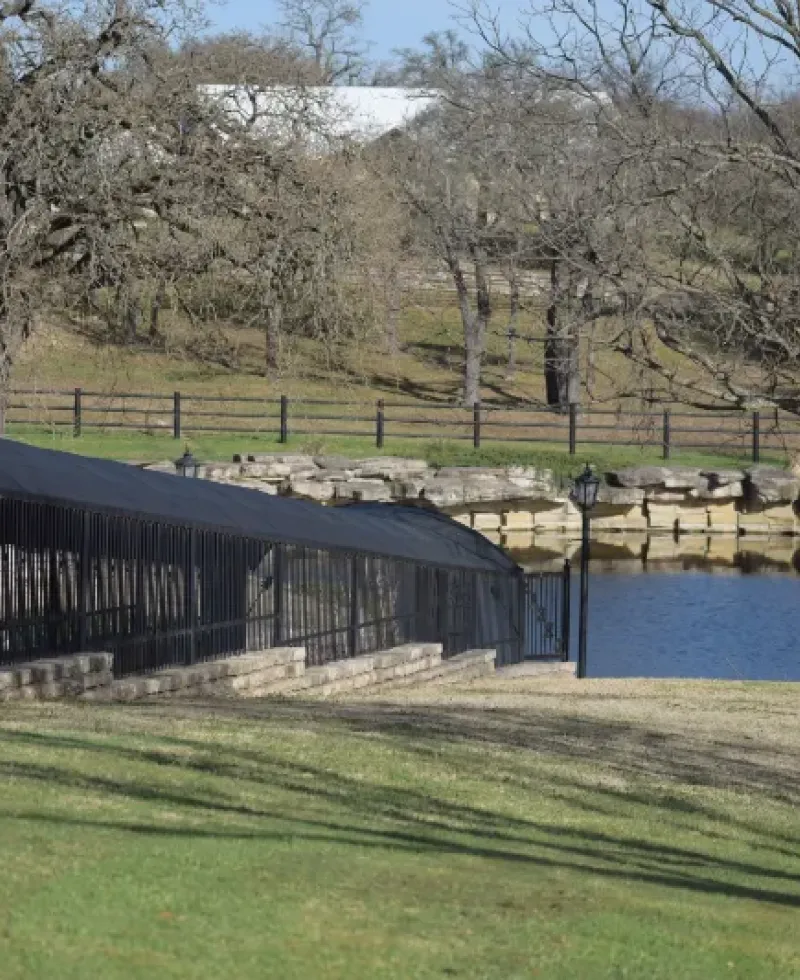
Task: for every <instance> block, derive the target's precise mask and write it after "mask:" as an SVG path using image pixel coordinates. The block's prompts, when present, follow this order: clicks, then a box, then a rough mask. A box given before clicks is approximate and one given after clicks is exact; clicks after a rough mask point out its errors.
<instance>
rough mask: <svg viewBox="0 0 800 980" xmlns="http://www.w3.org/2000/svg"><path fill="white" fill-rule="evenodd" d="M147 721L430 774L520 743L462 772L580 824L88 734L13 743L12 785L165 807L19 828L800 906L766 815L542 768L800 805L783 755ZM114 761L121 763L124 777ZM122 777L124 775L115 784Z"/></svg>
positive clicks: (573, 722)
mask: <svg viewBox="0 0 800 980" xmlns="http://www.w3.org/2000/svg"><path fill="white" fill-rule="evenodd" d="M123 710H124V711H130V710H131V709H130V708H126V709H123ZM139 711H140V713H141V716H142V718H143V719H146V718H148V717H150V718H151V719H152V721H153V723H154V725H155V726H156V727H157V722H158V716H159V715H161V714H162V713H169V715H170V716H171V718H172V719H173V720H174V717H175V714H176V713H177V715H178V716H179V717H183V718H185V719H191V718H192V717H207V716H208V714H209V713H210V712H213V715H214V716H215V717H216V718H218V719H219V720H220V722H221V724H222V725H225V724H226V723H228V722H230V721H233V720H234V719H235V720H236V721H251V722H253V723H257V722H258V721H259V720H261V721H262V722H264V721H267V720H268V721H269V722H270V724H271V725H273V726H274V723H275V722H276V721H277V722H279V723H280V725H281V726H282V727H284V728H286V729H291V728H292V727H296V728H302V729H304V730H308V729H311V730H315V729H316V730H318V731H320V732H327V733H329V734H333V733H334V732H336V731H338V732H342V731H345V732H350V733H358V734H363V735H366V736H368V737H371V736H379V737H381V738H383V739H389V740H391V742H392V743H394V744H396V745H397V747H398V748H401V749H403V750H405V751H407V752H409V753H411V754H412V757H413V755H414V754H417V755H418V756H419V758H420V762H421V763H422V762H426V761H429V757H430V756H431V755H433V754H435V753H436V752H437V750H438V749H440V748H441V745H442V744H443V743H444V742H447V743H450V744H453V743H462V744H464V745H465V746H482V745H485V746H489V745H493V746H496V747H500V748H513V749H515V750H518V751H517V752H515V753H513V754H509V753H506V755H505V757H504V759H505V761H504V763H503V767H504V769H505V771H503V772H498V768H497V760H496V757H495V756H493V755H490V754H487V757H486V758H485V759H482V758H481V755H480V753H474V752H469V753H466V755H463V756H462V755H457V756H456V757H455V758H456V760H461V761H457V762H455V763H454V764H455V765H459V766H461V765H463V766H464V772H463V773H462V775H464V776H467V775H469V776H470V777H475V778H480V779H482V780H486V781H488V782H489V783H492V781H493V780H494V781H496V782H500V781H505V782H508V781H509V780H511V781H512V782H514V783H516V784H517V785H518V787H521V788H523V789H525V790H527V789H530V791H531V792H537V793H545V794H547V795H548V796H549V797H550V798H551V799H552V800H554V801H556V802H558V803H559V804H560V805H561V806H563V808H564V813H565V815H566V816H568V817H569V819H568V820H564V821H562V820H559V821H557V822H556V821H544V820H537V819H534V818H528V817H524V816H520V815H518V814H511V813H508V812H504V810H503V808H502V806H492V805H487V806H481V805H470V804H467V803H464V802H456V801H454V800H452V799H447V798H444V797H443V796H442V795H439V794H437V793H433V792H428V791H425V789H421V788H418V787H413V786H406V785H402V786H400V785H394V784H391V783H388V782H386V781H385V780H384V779H382V778H380V775H379V774H378V773H372V774H368V775H367V776H366V777H363V776H361V775H359V776H354V775H352V774H349V773H348V772H346V771H340V770H342V769H344V767H337V766H335V765H332V766H330V767H329V766H327V765H326V766H324V767H323V766H320V765H311V764H305V763H302V762H298V761H290V760H287V759H286V758H284V757H282V756H281V753H280V751H278V749H277V748H275V749H273V750H271V749H270V743H269V740H265V741H266V744H265V745H264V747H263V748H253V747H252V743H251V744H250V745H248V746H242V745H241V744H238V743H235V742H233V741H225V740H222V741H219V742H214V743H209V742H208V741H205V740H202V739H197V738H190V737H183V736H176V735H164V736H162V735H159V736H153V737H152V738H151V739H149V741H150V743H151V744H150V745H149V746H148V747H138V746H137V745H135V744H134V745H130V744H127V745H126V744H123V743H122V742H121V741H120V740H119V739H114V740H113V741H109V740H107V739H104V738H98V737H97V736H93V735H87V734H84V733H78V734H76V733H75V732H74V730H73V731H71V732H66V733H64V734H47V733H38V732H34V731H23V730H5V731H3V732H2V736H1V737H0V748H3V749H4V750H5V751H4V755H5V756H6V761H4V762H2V763H0V774H1V775H2V776H3V777H5V778H9V779H11V778H13V779H15V780H24V781H28V782H33V783H36V784H46V785H47V786H49V787H52V786H56V787H62V788H64V789H66V790H68V791H70V792H77V793H78V794H79V795H78V797H77V798H78V799H80V794H87V793H95V794H101V795H102V796H103V797H105V798H107V799H110V800H115V801H117V802H120V801H121V802H126V801H135V802H145V803H149V804H151V805H152V806H153V809H152V811H149V812H147V813H146V814H144V815H143V817H142V819H141V820H136V821H134V820H130V819H128V818H127V816H126V815H124V816H120V817H119V818H116V817H115V818H110V817H108V816H103V817H100V816H98V817H96V818H95V817H91V816H88V815H87V814H86V812H85V810H82V809H81V808H80V807H79V806H77V805H76V806H75V808H74V809H72V810H69V809H68V810H67V811H66V812H63V813H60V814H57V813H53V811H52V808H50V809H48V811H47V812H44V811H39V810H33V809H28V810H25V811H19V810H15V811H13V812H10V811H9V812H6V813H5V814H4V817H5V819H14V820H24V821H32V822H38V823H59V824H67V825H73V826H76V827H85V828H90V829H91V828H93V827H97V828H101V827H102V828H105V829H116V830H119V831H123V832H127V833H131V834H150V835H153V834H155V835H163V836H165V837H170V836H175V837H192V836H197V837H215V838H220V839H225V838H237V839H244V840H250V839H252V840H271V839H275V840H280V839H286V838H287V837H291V838H293V839H302V840H307V841H327V842H335V843H338V844H340V845H342V846H345V847H359V848H384V849H398V850H405V851H411V852H415V853H429V854H431V855H443V854H462V855H472V856H476V857H481V858H485V859H487V860H489V861H492V862H499V863H501V864H502V863H504V862H513V863H516V864H519V863H522V864H529V865H531V866H532V867H535V866H539V867H543V868H558V869H572V870H576V871H580V872H583V873H588V874H591V875H597V876H600V877H605V878H609V879H617V880H625V881H631V882H633V881H638V882H649V883H652V884H657V885H662V886H667V887H671V888H677V889H686V890H690V891H695V892H704V893H713V894H719V895H727V896H731V897H736V898H745V899H751V900H757V901H761V902H768V903H774V904H777V905H781V906H786V907H800V857H799V855H800V837H795V836H792V835H790V834H780V833H774V832H773V831H771V830H770V829H769V828H768V827H767V826H766V825H765V824H762V823H761V822H759V820H758V819H757V818H755V817H754V818H752V819H748V820H746V819H744V818H742V817H736V818H734V817H732V816H731V815H729V814H728V813H726V812H725V811H724V810H723V809H722V808H719V809H718V808H717V807H716V806H715V805H714V804H713V803H712V802H707V801H703V802H696V801H694V800H687V799H686V798H683V797H681V796H680V795H679V794H678V793H677V792H670V791H665V790H662V789H660V788H659V789H656V788H654V787H653V786H652V785H651V786H647V783H646V781H645V780H644V779H642V780H641V781H635V782H636V786H635V787H634V788H632V789H630V790H629V789H626V788H619V787H616V786H613V785H608V784H605V783H597V782H590V781H587V779H586V775H585V774H586V769H585V767H584V768H583V769H582V772H583V775H580V774H579V773H578V772H577V771H571V770H570V767H569V766H567V767H555V769H553V770H552V771H551V769H550V767H547V768H545V769H544V770H543V769H542V767H541V766H540V765H539V763H540V762H541V759H542V758H543V757H546V758H547V760H548V761H549V762H561V761H563V762H567V763H570V762H581V763H586V762H591V763H592V764H593V765H595V766H603V767H605V769H606V770H608V771H611V772H614V771H617V770H619V771H620V772H622V771H624V772H626V773H629V774H634V775H638V776H641V777H645V776H654V777H657V778H658V779H659V781H660V782H663V781H667V782H672V783H674V784H676V786H677V785H678V784H680V785H684V786H685V785H687V784H688V785H700V786H719V785H721V784H722V782H723V780H724V785H728V786H731V787H732V788H735V789H737V790H739V791H741V792H743V793H751V794H757V795H758V796H760V797H762V798H765V799H769V800H771V801H773V802H776V803H779V804H789V803H790V804H793V805H796V803H797V800H798V795H799V794H800V785H799V782H800V781H799V780H798V776H797V774H796V773H793V772H792V771H791V768H792V767H791V764H790V763H789V760H787V759H785V758H782V757H779V756H778V757H776V758H775V760H774V762H773V763H772V764H771V763H770V762H769V761H768V760H766V759H764V758H761V757H757V753H755V752H751V753H749V754H748V752H747V747H746V746H745V745H739V744H728V745H716V746H713V747H709V746H707V745H706V746H704V745H702V744H700V743H698V742H695V741H693V740H692V739H691V738H689V737H687V738H686V739H685V740H684V741H683V742H681V740H680V739H672V738H664V737H661V736H658V735H657V733H655V732H652V731H648V730H647V729H646V728H641V727H637V726H635V725H627V724H622V723H617V722H608V721H594V720H591V719H586V718H581V719H574V718H573V719H570V718H562V717H557V716H553V715H549V714H547V713H546V712H536V711H533V712H524V713H523V712H518V711H515V710H513V709H502V710H496V711H491V712H488V722H487V712H486V710H485V709H482V708H479V707H471V708H470V707H465V706H464V705H460V706H452V707H447V706H444V707H442V706H431V707H424V706H422V707H421V706H416V707H414V708H409V707H402V706H399V705H397V704H379V703H370V704H362V705H353V704H350V705H326V704H319V703H313V704H307V705H306V704H302V703H291V704H281V703H269V704H265V703H261V704H257V705H256V704H253V705H247V704H246V703H244V702H230V703H223V704H220V703H215V704H213V705H204V704H201V703H196V704H185V705H183V704H182V705H180V706H179V707H178V706H174V707H173V706H171V705H170V706H163V707H162V706H159V707H156V706H143V707H141V708H140V709H139ZM140 720H141V719H140ZM136 730H137V742H138V741H140V738H141V734H142V732H141V728H140V727H138V726H137V729H136ZM272 745H273V746H275V742H274V741H273V742H272ZM23 748H27V749H30V748H36V749H40V750H47V755H48V761H47V762H46V763H45V762H40V761H33V760H30V759H26V758H25V753H24V752H22V753H20V752H18V751H15V749H16V750H19V749H23ZM76 753H84V754H85V755H83V756H80V755H78V756H76ZM87 756H88V758H89V760H91V759H92V758H94V757H96V756H101V757H102V758H103V760H104V761H103V764H102V766H101V767H98V769H93V767H92V766H91V765H86V764H85V760H86V758H87ZM534 757H535V758H534ZM510 759H513V760H514V761H513V765H512V763H511V762H510V761H509V760H510ZM53 760H57V761H53ZM112 764H113V765H114V766H115V767H116V768H114V769H111V765H112ZM142 764H146V765H147V766H149V767H152V768H151V769H150V772H149V774H148V773H147V772H145V773H144V774H142V772H141V766H142ZM509 766H512V768H511V769H509ZM721 768H722V769H723V770H724V773H725V775H724V776H722V775H721V774H720V773H721ZM109 771H114V772H119V773H121V774H124V775H120V776H117V777H112V776H109V775H108V772H109ZM207 776H212V777H217V778H218V779H219V782H218V783H215V784H213V785H212V784H210V783H209V781H208V780H207V779H205V778H203V777H207ZM643 785H644V786H645V788H642V786H643ZM498 791H499V786H498ZM276 794H278V802H276V801H275V795H276ZM499 798H500V796H499V793H498V799H499ZM244 801H253V802H244ZM160 806H165V807H169V808H170V809H171V810H173V811H174V810H175V809H176V808H177V809H178V812H179V813H180V812H182V813H183V814H184V815H185V816H186V817H187V818H189V817H191V819H187V820H185V821H183V822H182V821H180V820H178V821H176V820H175V819H174V816H173V817H172V818H171V819H169V820H166V819H165V820H163V821H161V820H160V819H159V807H160ZM0 807H2V804H1V803H0ZM637 807H638V808H642V807H647V808H649V809H650V810H651V811H652V813H651V818H652V814H656V815H657V819H658V820H659V821H663V822H664V823H666V824H671V825H672V826H673V827H674V828H675V830H680V829H684V830H686V829H692V830H693V831H694V833H693V835H692V837H691V840H692V845H691V846H683V845H678V844H669V843H665V842H663V841H650V840H647V839H643V838H641V837H637V836H635V834H633V833H631V832H630V831H628V832H625V827H627V826H630V825H629V824H627V823H626V821H625V819H624V818H625V817H626V816H628V815H630V813H631V812H632V811H633V810H635V809H636V808H637ZM598 815H599V816H606V817H608V819H607V820H606V821H604V829H603V830H598V829H597V825H598V821H597V819H596V817H597V816H598ZM592 818H595V819H592ZM687 821H689V823H687ZM703 826H705V828H706V830H705V836H703V831H702V828H703ZM593 828H594V829H593ZM606 828H607V829H606ZM742 836H747V837H748V838H749V840H748V845H749V846H748V848H747V849H746V850H745V849H744V848H742V849H741V851H740V853H746V854H752V855H756V856H754V857H753V858H752V860H742V859H740V858H739V857H738V856H737V858H733V857H729V856H726V855H724V854H720V853H719V851H720V849H721V848H720V845H721V844H723V845H724V842H725V841H726V840H736V839H738V838H741V837H742ZM698 840H699V841H701V842H702V841H707V844H704V843H697V842H698Z"/></svg>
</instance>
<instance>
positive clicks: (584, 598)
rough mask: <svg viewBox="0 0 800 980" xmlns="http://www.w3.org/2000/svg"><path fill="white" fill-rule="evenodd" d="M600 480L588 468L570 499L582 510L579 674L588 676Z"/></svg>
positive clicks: (578, 478) (576, 481) (576, 482)
mask: <svg viewBox="0 0 800 980" xmlns="http://www.w3.org/2000/svg"><path fill="white" fill-rule="evenodd" d="M599 489H600V480H599V479H598V478H597V477H596V476H595V475H594V473H592V468H591V466H589V464H588V463H587V464H586V468H585V469H584V471H583V473H581V475H580V476H579V477H577V478H576V480H575V483H574V486H573V488H572V492H571V493H570V499H571V500H572V502H573V503H574V504H575V506H576V507H578V508H579V510H580V512H581V519H582V520H581V603H580V607H579V614H578V615H579V618H578V666H577V671H576V673H577V676H578V677H579V678H584V677H586V630H587V624H588V619H589V513H590V511H591V510H592V508H593V507H594V505H595V504H596V503H597V493H598V490H599Z"/></svg>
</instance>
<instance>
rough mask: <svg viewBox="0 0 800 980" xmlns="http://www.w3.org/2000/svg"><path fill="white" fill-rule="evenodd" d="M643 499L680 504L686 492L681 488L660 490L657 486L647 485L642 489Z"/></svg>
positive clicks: (685, 497) (658, 502)
mask: <svg viewBox="0 0 800 980" xmlns="http://www.w3.org/2000/svg"><path fill="white" fill-rule="evenodd" d="M644 498H645V500H648V501H650V500H652V502H653V503H654V504H682V503H683V502H684V501H685V500H686V499H687V496H686V493H685V492H684V491H682V490H662V489H660V488H659V487H648V488H647V489H646V490H644Z"/></svg>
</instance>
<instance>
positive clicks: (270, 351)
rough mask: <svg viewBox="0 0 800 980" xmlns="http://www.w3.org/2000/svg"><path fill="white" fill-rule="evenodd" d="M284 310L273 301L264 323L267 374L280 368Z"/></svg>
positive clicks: (268, 308)
mask: <svg viewBox="0 0 800 980" xmlns="http://www.w3.org/2000/svg"><path fill="white" fill-rule="evenodd" d="M282 318H283V310H282V308H281V304H280V303H277V302H275V303H271V304H270V305H269V306H268V307H267V317H266V320H265V323H264V330H265V336H264V342H265V345H266V354H265V366H266V370H267V374H268V375H269V374H273V373H274V372H275V371H277V370H278V361H279V354H280V332H281V320H282Z"/></svg>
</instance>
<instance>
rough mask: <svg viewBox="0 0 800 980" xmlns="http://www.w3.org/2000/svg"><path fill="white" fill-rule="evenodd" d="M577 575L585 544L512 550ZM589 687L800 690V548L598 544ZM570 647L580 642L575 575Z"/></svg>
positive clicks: (659, 540) (746, 542)
mask: <svg viewBox="0 0 800 980" xmlns="http://www.w3.org/2000/svg"><path fill="white" fill-rule="evenodd" d="M511 553H512V554H513V556H514V558H515V559H516V560H517V561H518V562H519V563H520V564H522V565H523V566H524V567H526V568H528V569H536V568H561V567H562V566H563V561H564V558H565V557H569V558H572V559H573V560H574V569H575V571H576V572H577V568H578V561H577V559H578V558H579V556H580V544H579V542H577V541H574V540H572V539H566V538H558V537H555V536H554V537H553V538H552V539H550V540H545V541H543V540H542V539H541V538H539V539H537V541H536V546H535V547H529V548H527V549H525V550H516V551H515V550H512V551H511ZM591 556H592V561H591V586H590V590H589V654H588V674H589V676H590V677H687V678H724V679H727V680H766V681H800V540H798V539H797V538H788V537H786V538H749V539H748V538H745V537H741V538H736V537H733V536H729V537H728V536H726V537H722V536H720V537H704V536H702V535H697V536H695V535H691V536H688V535H686V536H683V537H672V536H669V535H664V536H650V537H648V536H645V535H641V536H635V535H623V534H620V535H618V536H614V537H611V536H609V539H602V540H597V541H593V542H592V546H591ZM573 599H574V600H575V601H573V603H572V610H573V622H572V631H571V632H572V637H573V651H572V656H573V658H574V654H575V650H574V640H575V638H576V637H577V626H578V624H577V605H578V604H577V574H575V576H574V581H573Z"/></svg>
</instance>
